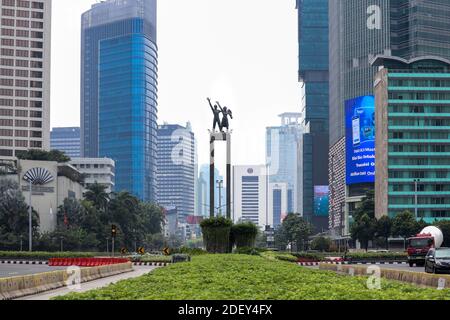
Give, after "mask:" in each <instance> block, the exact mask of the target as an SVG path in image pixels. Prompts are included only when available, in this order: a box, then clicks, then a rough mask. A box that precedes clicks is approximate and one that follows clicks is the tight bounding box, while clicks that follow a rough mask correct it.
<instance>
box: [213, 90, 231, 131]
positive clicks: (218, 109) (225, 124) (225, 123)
mask: <svg viewBox="0 0 450 320" xmlns="http://www.w3.org/2000/svg"><path fill="white" fill-rule="evenodd" d="M208 102H209V106H210V107H211V110H212V112H213V114H214V123H213V132H216V128H217V127H218V128H219V130H220V132H224V129H225V128H226V129H227V131H230V121H229V120H228V117H230V118H231V119H233V113H232V112H231V110H230V109H228V108H227V107H223V108H222V106H221V105H220V103H219V102H218V101H217V102H216V104H215V105H214V106H213V105H212V103H211V98H208ZM220 114H222V120H220Z"/></svg>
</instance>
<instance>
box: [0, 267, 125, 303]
mask: <svg viewBox="0 0 450 320" xmlns="http://www.w3.org/2000/svg"><path fill="white" fill-rule="evenodd" d="M132 270H133V266H132V264H131V262H128V263H123V264H115V265H107V266H100V267H92V268H81V282H82V283H84V282H89V281H92V280H96V279H100V278H106V277H110V276H113V275H116V274H120V273H125V272H130V271H132ZM69 276H70V274H69V273H68V272H67V271H66V270H59V271H53V272H46V273H41V274H36V275H27V276H19V277H12V278H5V279H0V300H11V299H16V298H20V297H24V296H28V295H33V294H38V293H42V292H45V291H49V290H53V289H57V288H61V287H64V286H66V285H67V284H66V283H67V280H68V279H69Z"/></svg>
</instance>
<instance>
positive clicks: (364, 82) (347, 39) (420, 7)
mask: <svg viewBox="0 0 450 320" xmlns="http://www.w3.org/2000/svg"><path fill="white" fill-rule="evenodd" d="M329 6H330V7H329V16H330V36H329V38H330V152H329V162H330V173H329V180H330V221H329V223H330V228H331V229H332V230H334V231H335V233H336V234H337V235H344V234H345V235H347V234H348V232H349V223H348V221H349V220H350V219H351V216H352V212H353V211H354V210H355V208H356V206H357V204H358V202H360V201H361V199H362V198H363V197H364V195H365V192H366V191H367V190H369V189H373V188H374V184H373V182H368V183H357V184H351V185H348V186H347V185H346V180H345V175H346V165H347V163H346V162H347V161H346V159H345V154H346V148H345V145H346V139H345V116H346V115H345V104H346V101H349V100H351V99H354V98H357V97H360V96H369V95H373V82H374V78H375V75H376V72H377V70H378V69H377V67H374V66H371V61H372V60H373V58H374V57H375V56H377V55H379V54H382V55H387V56H398V57H402V58H405V59H411V58H416V57H423V56H426V55H434V56H441V57H446V58H448V57H449V56H450V21H449V20H448V18H447V17H448V16H449V15H450V2H449V1H447V0H419V1H412V0H342V1H341V0H330V1H329Z"/></svg>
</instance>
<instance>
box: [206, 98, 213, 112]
mask: <svg viewBox="0 0 450 320" xmlns="http://www.w3.org/2000/svg"><path fill="white" fill-rule="evenodd" d="M207 100H208V102H209V106H210V107H211V110H212V112H214V107H213V105H212V103H211V98H207Z"/></svg>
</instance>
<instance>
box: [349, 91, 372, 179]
mask: <svg viewBox="0 0 450 320" xmlns="http://www.w3.org/2000/svg"><path fill="white" fill-rule="evenodd" d="M345 118H346V119H345V128H346V162H347V164H346V181H347V185H352V184H357V183H373V182H375V97H373V96H363V97H359V98H356V99H352V100H348V101H346V102H345Z"/></svg>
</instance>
